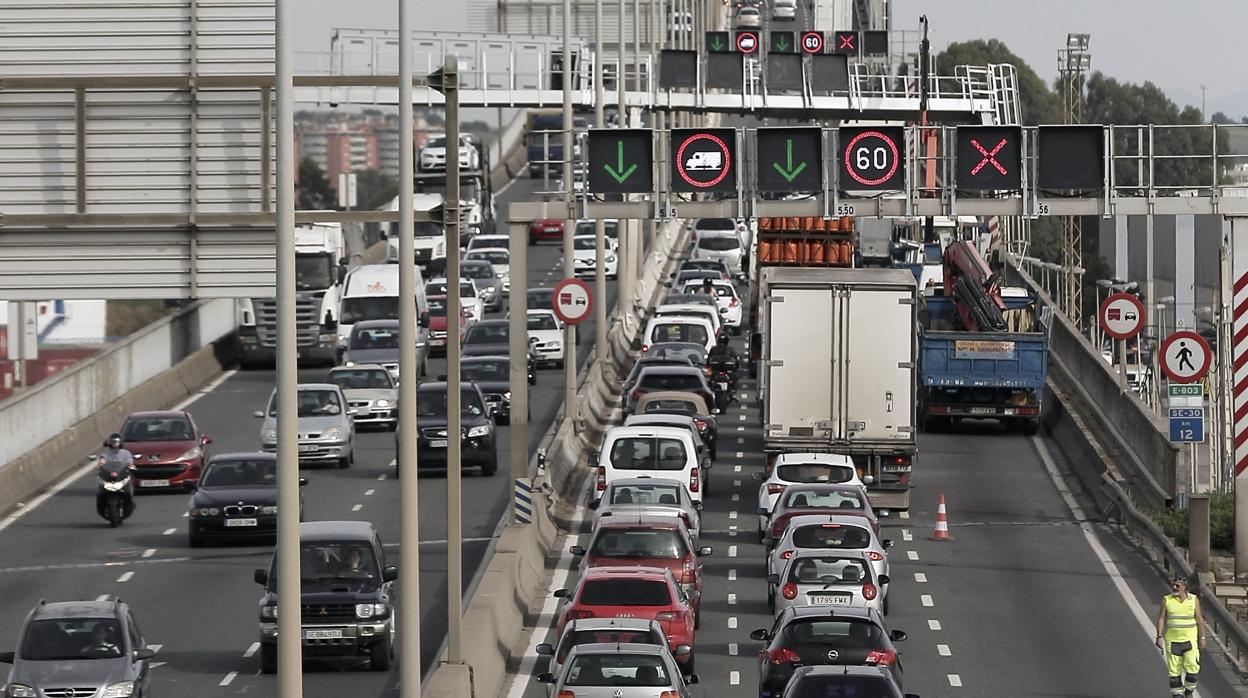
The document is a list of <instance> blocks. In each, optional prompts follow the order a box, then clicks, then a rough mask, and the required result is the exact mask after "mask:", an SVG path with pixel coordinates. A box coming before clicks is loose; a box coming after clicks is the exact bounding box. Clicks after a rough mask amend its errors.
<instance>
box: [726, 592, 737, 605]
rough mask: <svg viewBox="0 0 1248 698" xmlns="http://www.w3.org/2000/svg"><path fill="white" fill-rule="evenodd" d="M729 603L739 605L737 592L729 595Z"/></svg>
mask: <svg viewBox="0 0 1248 698" xmlns="http://www.w3.org/2000/svg"><path fill="white" fill-rule="evenodd" d="M728 605H729V606H736V605H737V595H736V594H729V595H728Z"/></svg>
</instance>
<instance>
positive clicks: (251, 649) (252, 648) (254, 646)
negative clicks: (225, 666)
mask: <svg viewBox="0 0 1248 698" xmlns="http://www.w3.org/2000/svg"><path fill="white" fill-rule="evenodd" d="M259 651H260V643H259V642H253V643H251V645H249V646H248V647H247V651H246V652H243V659H251V658H252V657H254V656H255V655H256V652H259Z"/></svg>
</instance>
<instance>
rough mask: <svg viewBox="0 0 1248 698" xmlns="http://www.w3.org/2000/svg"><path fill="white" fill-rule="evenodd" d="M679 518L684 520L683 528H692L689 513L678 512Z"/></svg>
mask: <svg viewBox="0 0 1248 698" xmlns="http://www.w3.org/2000/svg"><path fill="white" fill-rule="evenodd" d="M608 513H610V512H608ZM680 520H681V521H684V522H685V528H688V529H692V528H693V521H691V520H690V519H689V515H688V514H686V513H684V512H681V514H680Z"/></svg>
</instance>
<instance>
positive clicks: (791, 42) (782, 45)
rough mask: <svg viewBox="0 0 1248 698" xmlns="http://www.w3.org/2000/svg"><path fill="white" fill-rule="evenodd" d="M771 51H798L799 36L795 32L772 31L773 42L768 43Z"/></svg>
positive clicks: (768, 48)
mask: <svg viewBox="0 0 1248 698" xmlns="http://www.w3.org/2000/svg"><path fill="white" fill-rule="evenodd" d="M767 50H768V51H769V52H771V53H796V52H797V38H796V37H795V36H794V34H793V32H789V31H784V32H771V42H770V43H769V44H768V45H767Z"/></svg>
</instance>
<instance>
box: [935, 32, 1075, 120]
mask: <svg viewBox="0 0 1248 698" xmlns="http://www.w3.org/2000/svg"><path fill="white" fill-rule="evenodd" d="M991 63H1009V64H1011V65H1013V66H1014V67H1015V69H1016V70H1017V71H1018V101H1019V109H1020V111H1021V119H1022V122H1023V124H1024V125H1027V126H1034V125H1036V124H1057V123H1061V122H1062V109H1061V100H1060V99H1059V97H1058V95H1057V93H1056V92H1054V91H1053V90H1050V89H1049V86H1048V85H1047V84H1045V81H1044V80H1042V79H1041V78H1040V76H1039V75H1037V74H1036V71H1034V70H1032V69H1031V67H1030V66H1028V65H1027V64H1026V63H1025V62H1023V59H1021V58H1019V57H1018V56H1016V55H1014V53H1013V52H1012V51H1010V49H1009V47H1007V46H1006V45H1005V44H1004V43H1002V42H1001V41H999V40H997V39H989V40H987V41H985V40H983V39H976V40H974V41H958V42H954V43H952V44H949V48H947V49H945V50H944V51H942V52H941V53H939V54H937V56H936V71H937V73H938V74H940V75H953V74H954V68H955V67H956V66H959V65H975V66H986V65H989V64H991Z"/></svg>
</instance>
